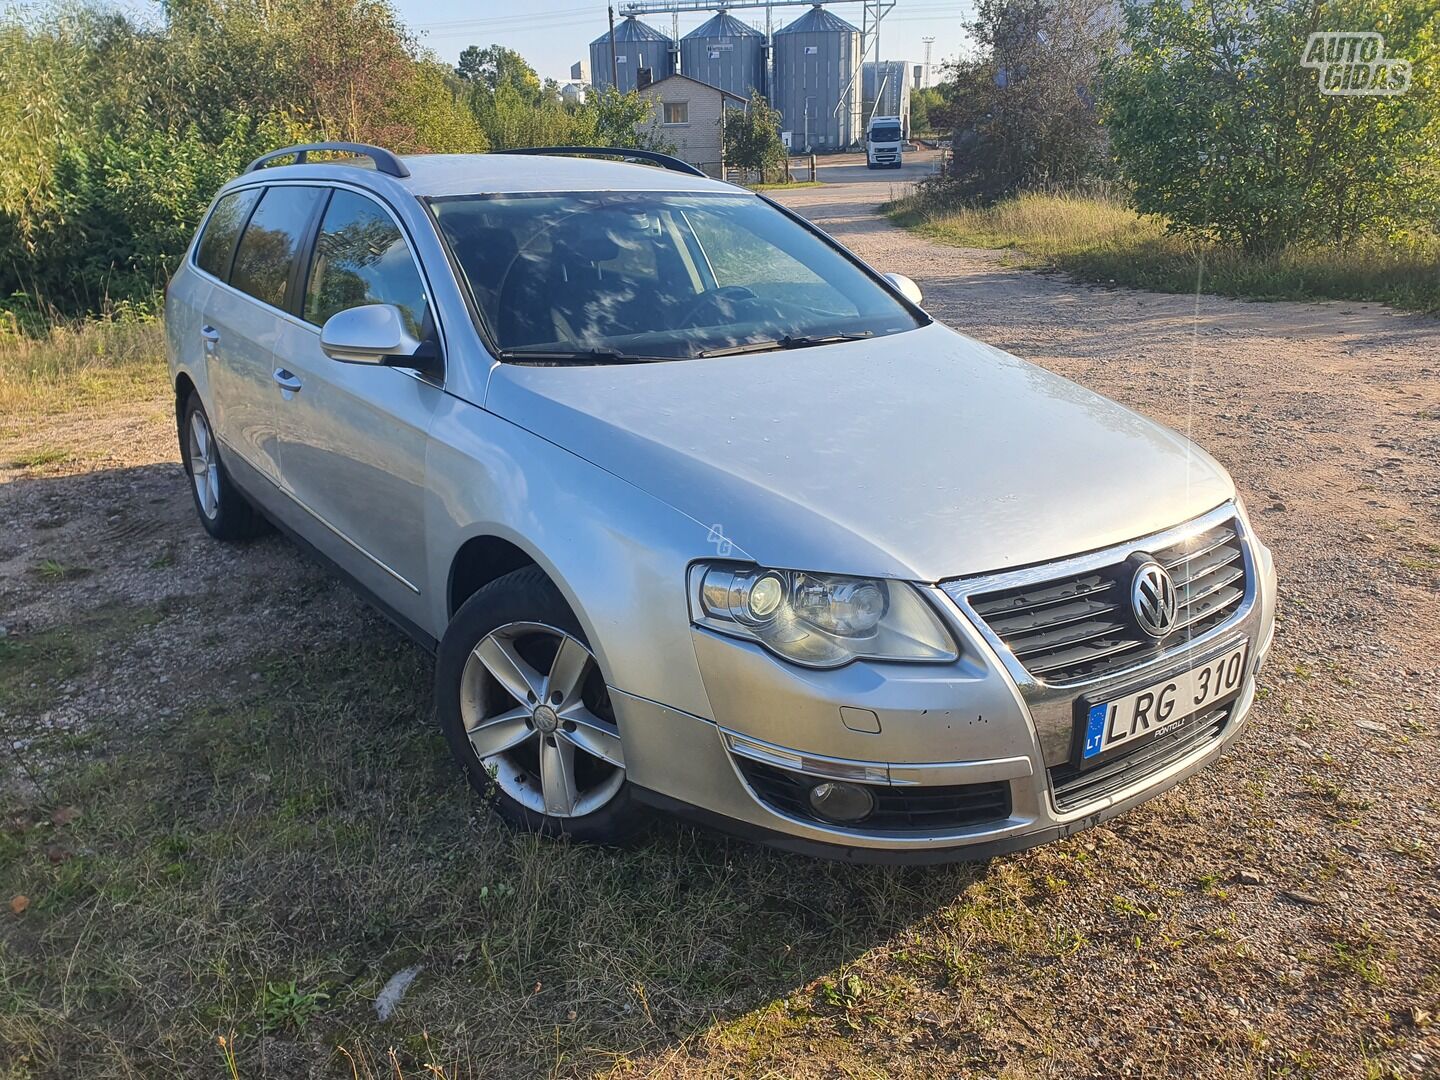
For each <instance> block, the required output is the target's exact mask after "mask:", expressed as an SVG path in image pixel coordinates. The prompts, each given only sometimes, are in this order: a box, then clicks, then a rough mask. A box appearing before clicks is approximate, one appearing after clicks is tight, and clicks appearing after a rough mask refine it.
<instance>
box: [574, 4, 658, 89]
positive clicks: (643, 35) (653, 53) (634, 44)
mask: <svg viewBox="0 0 1440 1080" xmlns="http://www.w3.org/2000/svg"><path fill="white" fill-rule="evenodd" d="M674 47H675V43H674V42H673V41H672V40H671V39H670V38H669V37H668V36H666V35H665V34H662V33H661V32H660V31H659V30H656V29H655V28H654V27H653V26H647V25H646V24H645V23H643V22H641V21H640V20H639V19H637V18H635V16H633V15H631V16H628V17H627V18H626V19H625V20H624V21H623V22H621V23H620V24H619V25H617V26H616V27H615V68H614V70H615V73H616V77H617V78H618V80H619V84H620V92H621V93H622V94H625V93H629V92H630V91H631V90H634V89H635V88H636V86H637V85H638V79H639V74H640V72H641V71H642V70H644V71H649V72H650V81H651V82H659V81H660V80H661V79H663V78H665V77H666V76H668V75H673V74H675V56H674V53H673V52H672V50H673V49H674ZM610 70H611V65H610V32H609V31H608V30H607V31H606V32H605V33H603V34H601V35H600V36H599V37H597V38H596V39H595V40H594V41H592V42H591V43H590V71H591V76H592V78H594V80H595V85H596V86H597V87H602V86H609V85H610Z"/></svg>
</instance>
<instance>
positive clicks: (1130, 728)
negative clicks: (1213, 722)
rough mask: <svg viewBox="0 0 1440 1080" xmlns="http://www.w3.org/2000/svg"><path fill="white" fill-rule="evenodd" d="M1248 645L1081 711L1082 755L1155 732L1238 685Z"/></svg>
mask: <svg viewBox="0 0 1440 1080" xmlns="http://www.w3.org/2000/svg"><path fill="white" fill-rule="evenodd" d="M1246 649H1247V646H1245V645H1237V646H1236V647H1235V648H1233V649H1231V650H1230V651H1229V652H1227V653H1222V654H1221V655H1220V656H1217V657H1215V658H1214V659H1212V660H1211V661H1210V662H1209V663H1207V664H1206V665H1205V666H1204V667H1198V668H1193V669H1191V670H1190V671H1186V672H1184V673H1183V674H1180V675H1176V676H1175V677H1174V678H1171V679H1165V680H1164V681H1162V682H1157V683H1153V684H1152V685H1150V686H1147V687H1145V689H1143V690H1137V691H1136V692H1135V693H1133V694H1126V695H1125V696H1124V697H1120V698H1115V699H1114V700H1112V701H1104V702H1100V703H1098V704H1095V705H1091V706H1090V708H1089V709H1088V710H1087V711H1086V714H1085V720H1086V723H1085V743H1084V746H1083V748H1082V749H1081V752H1080V760H1081V761H1090V760H1092V759H1094V758H1098V757H1100V756H1101V755H1102V754H1107V753H1109V752H1110V751H1111V750H1118V749H1120V748H1121V747H1123V746H1131V745H1134V744H1135V743H1138V742H1141V741H1142V740H1144V739H1145V738H1147V737H1149V736H1152V735H1158V734H1159V733H1160V732H1162V731H1164V730H1165V729H1166V728H1169V727H1172V726H1174V725H1175V724H1178V723H1179V722H1180V721H1181V720H1184V719H1186V718H1188V717H1191V716H1194V715H1195V714H1196V713H1198V712H1201V711H1203V710H1204V709H1205V708H1206V707H1207V706H1209V705H1213V704H1214V703H1215V702H1217V701H1219V700H1220V699H1222V698H1224V697H1228V696H1229V695H1231V694H1233V693H1235V691H1237V690H1239V689H1240V684H1241V683H1242V682H1244V681H1245V652H1246Z"/></svg>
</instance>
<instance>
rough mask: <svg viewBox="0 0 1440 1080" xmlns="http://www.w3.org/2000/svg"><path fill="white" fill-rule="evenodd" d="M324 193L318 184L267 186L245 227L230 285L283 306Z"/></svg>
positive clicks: (277, 305)
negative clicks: (287, 286) (287, 287)
mask: <svg viewBox="0 0 1440 1080" xmlns="http://www.w3.org/2000/svg"><path fill="white" fill-rule="evenodd" d="M323 193H324V192H323V190H322V189H321V188H314V187H271V188H266V189H265V194H264V195H263V196H262V197H261V199H260V205H259V206H257V207H256V208H255V213H254V214H252V215H251V216H250V224H249V225H247V226H245V235H244V236H242V237H240V247H239V248H238V249H236V251H235V268H234V269H233V270H232V271H231V272H230V284H231V285H234V286H235V288H237V289H240V290H241V291H243V292H247V293H249V294H250V295H251V296H253V297H255V299H257V300H263V301H265V303H267V304H273V305H274V306H275V307H278V308H283V307H284V306H285V286H286V284H287V282H288V281H289V280H290V268H291V266H292V265H293V264H294V262H295V253H296V252H297V251H299V250H300V247H301V244H302V243H303V241H304V239H305V226H306V225H308V224H309V223H310V216H311V215H312V214H313V213H314V212H315V204H316V202H317V201H318V200H319V198H320V196H321V195H322V194H323Z"/></svg>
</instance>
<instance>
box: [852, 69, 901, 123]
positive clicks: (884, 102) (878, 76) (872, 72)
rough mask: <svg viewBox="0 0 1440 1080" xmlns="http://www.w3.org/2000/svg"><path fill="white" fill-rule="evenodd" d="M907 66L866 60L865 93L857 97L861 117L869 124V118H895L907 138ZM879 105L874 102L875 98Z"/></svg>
mask: <svg viewBox="0 0 1440 1080" xmlns="http://www.w3.org/2000/svg"><path fill="white" fill-rule="evenodd" d="M909 74H910V64H909V62H908V61H905V60H867V61H866V62H865V78H864V80H863V83H864V88H865V92H864V93H863V94H862V95H861V116H862V118H863V119H864V121H865V123H866V124H867V125H868V124H869V123H870V117H872V116H898V117H900V121H901V126H902V127H903V128H904V129H905V134H906V136H907V137H908V136H909V134H910V79H909ZM877 95H878V96H879V101H876V96H877Z"/></svg>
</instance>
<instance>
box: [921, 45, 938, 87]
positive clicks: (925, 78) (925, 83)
mask: <svg viewBox="0 0 1440 1080" xmlns="http://www.w3.org/2000/svg"><path fill="white" fill-rule="evenodd" d="M920 40H921V41H923V42H924V43H925V69H924V74H922V75H921V76H920V89H922V90H924V89H926V88H927V87H929V85H930V49H931V47H932V46H933V45H934V44H935V39H934V38H933V37H922V38H921V39H920Z"/></svg>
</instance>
